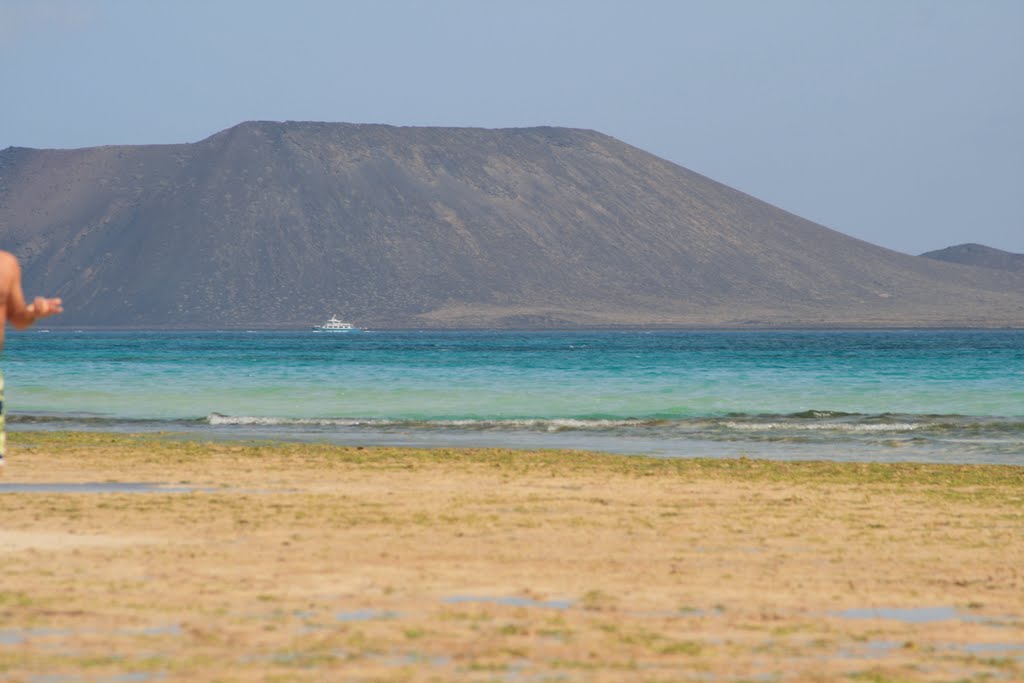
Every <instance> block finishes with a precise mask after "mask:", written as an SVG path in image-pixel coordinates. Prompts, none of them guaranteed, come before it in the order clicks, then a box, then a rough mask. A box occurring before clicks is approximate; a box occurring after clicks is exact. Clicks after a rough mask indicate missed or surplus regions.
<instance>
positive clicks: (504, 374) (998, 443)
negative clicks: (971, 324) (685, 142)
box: [2, 330, 1024, 465]
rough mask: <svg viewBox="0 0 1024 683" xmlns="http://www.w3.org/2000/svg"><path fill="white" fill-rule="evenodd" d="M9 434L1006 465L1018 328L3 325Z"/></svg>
mask: <svg viewBox="0 0 1024 683" xmlns="http://www.w3.org/2000/svg"><path fill="white" fill-rule="evenodd" d="M2 367H3V372H4V376H5V379H6V401H7V406H8V425H9V429H11V430H12V431H13V430H53V429H61V430H64V429H73V430H112V431H118V432H154V431H168V432H180V433H182V434H184V435H186V436H188V437H195V438H204V439H206V438H210V439H217V438H246V439H249V438H253V439H274V440H299V441H317V442H331V443H339V444H351V445H394V446H422V447H477V446H480V447H509V448H566V449H587V450H599V451H608V452H615V453H627V454H647V455H654V456H659V457H697V456H699V457H723V458H736V457H749V458H770V459H791V460H797V459H800V460H809V459H813V460H844V461H918V462H948V463H1003V464H1014V465H1021V464H1024V331H1019V330H1017V331H1010V330H1008V331H1002V330H991V331H975V330H942V331H935V330H898V331H768V332H766V331H600V332H564V331H540V332H537V331H531V332H511V331H425V332H416V331H401V332H393V331H386V332H374V331H369V332H364V333H356V334H325V333H313V332H261V331H260V332H243V331H232V332H93V331H85V332H74V331H57V330H54V331H52V332H48V331H43V330H34V331H30V332H22V333H18V332H10V333H9V334H8V335H7V342H6V348H5V350H4V356H3V360H2Z"/></svg>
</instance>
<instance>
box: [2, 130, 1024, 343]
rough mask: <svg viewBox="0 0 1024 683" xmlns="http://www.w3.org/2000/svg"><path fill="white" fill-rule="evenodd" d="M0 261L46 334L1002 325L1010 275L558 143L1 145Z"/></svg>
mask: <svg viewBox="0 0 1024 683" xmlns="http://www.w3.org/2000/svg"><path fill="white" fill-rule="evenodd" d="M866 200H870V198H867V199H866ZM0 246H2V247H3V248H5V249H7V250H10V251H13V252H14V253H15V254H17V255H18V256H19V257H20V258H21V259H22V262H23V268H24V273H25V289H26V293H27V294H29V295H33V294H45V295H50V296H61V297H63V298H64V300H65V308H66V311H67V312H66V313H65V314H64V315H63V316H61V318H59V319H54V320H53V323H54V325H57V324H61V325H74V326H95V327H106V326H109V327H142V328H145V327H195V328H210V327H217V328H227V327H241V326H245V327H257V326H260V327H295V326H299V327H305V326H308V325H309V324H311V323H314V322H318V321H321V320H322V319H324V318H326V317H328V316H329V315H331V314H332V313H338V314H339V315H341V316H343V317H345V318H347V319H351V320H353V321H355V322H356V323H358V324H361V325H365V326H371V327H381V328H383V327H553V326H557V327H584V326H616V325H652V326H699V325H714V326H720V325H725V326H747V325H759V326H768V325H880V326H881V325H901V326H904V325H983V326H989V325H1015V326H1020V325H1024V275H1021V274H1019V273H1012V272H1005V271H997V270H992V269H982V268H973V267H968V266H960V265H954V264H948V263H942V262H939V261H936V260H933V259H928V258H921V257H917V256H909V255H906V254H900V253H897V252H893V251H889V250H886V249H883V248H880V247H877V246H874V245H871V244H868V243H865V242H862V241H859V240H856V239H853V238H851V237H848V236H845V235H842V234H840V233H837V232H834V231H832V230H829V229H827V228H825V227H822V226H820V225H817V224H815V223H812V222H810V221H807V220H804V219H802V218H800V217H798V216H795V215H793V214H790V213H787V212H785V211H782V210H780V209H778V208H776V207H773V206H771V205H769V204H766V203H765V202H762V201H759V200H757V199H754V198H753V197H750V196H748V195H745V194H743V193H741V192H738V191H736V190H734V189H731V188H729V187H727V186H725V185H722V184H720V183H717V182H715V181H712V180H710V179H708V178H705V177H703V176H701V175H699V174H697V173H694V172H693V171H690V170H687V169H685V168H682V167H680V166H677V165H676V164H673V163H670V162H668V161H665V160H664V159H660V158H658V157H656V156H654V155H652V154H649V153H647V152H644V151H642V150H639V149H637V148H635V147H631V146H629V145H627V144H625V143H623V142H620V141H619V140H616V139H614V138H611V137H608V136H607V135H602V134H600V133H597V132H593V131H588V130H576V129H565V128H522V129H503V130H486V129H472V128H403V127H392V126H384V125H355V124H344V123H311V122H286V123H277V122H248V123H243V124H240V125H237V126H234V127H232V128H230V129H228V130H225V131H222V132H220V133H217V134H215V135H213V136H211V137H209V138H207V139H205V140H202V141H200V142H196V143H191V144H180V145H148V146H108V147H94V148H86V149H71V150H36V149H27V148H14V147H11V148H7V149H6V150H3V151H0Z"/></svg>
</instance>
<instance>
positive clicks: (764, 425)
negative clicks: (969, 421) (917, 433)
mask: <svg viewBox="0 0 1024 683" xmlns="http://www.w3.org/2000/svg"><path fill="white" fill-rule="evenodd" d="M722 425H723V426H724V427H728V428H729V429H736V430H741V431H749V432H761V431H773V430H785V431H809V432H818V431H832V432H911V431H914V430H915V429H920V428H921V426H922V425H919V424H912V423H909V422H887V423H883V422H879V423H859V424H858V423H846V422H812V423H799V422H723V423H722Z"/></svg>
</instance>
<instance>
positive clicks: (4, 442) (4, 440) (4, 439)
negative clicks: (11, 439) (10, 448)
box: [0, 373, 7, 466]
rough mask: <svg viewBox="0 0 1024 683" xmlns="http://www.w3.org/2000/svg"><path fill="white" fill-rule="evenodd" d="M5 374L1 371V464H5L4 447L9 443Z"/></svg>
mask: <svg viewBox="0 0 1024 683" xmlns="http://www.w3.org/2000/svg"><path fill="white" fill-rule="evenodd" d="M4 415H6V413H5V412H4V376H3V373H0V466H2V465H3V464H4V447H5V446H6V445H7V429H6V427H7V425H6V424H5V422H6V420H5V418H4Z"/></svg>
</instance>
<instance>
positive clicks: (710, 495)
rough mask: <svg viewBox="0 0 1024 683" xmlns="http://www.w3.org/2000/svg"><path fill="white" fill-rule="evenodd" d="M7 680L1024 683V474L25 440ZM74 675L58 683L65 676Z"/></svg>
mask: <svg viewBox="0 0 1024 683" xmlns="http://www.w3.org/2000/svg"><path fill="white" fill-rule="evenodd" d="M9 443H10V448H9V451H10V452H9V457H8V466H7V467H6V468H5V471H3V472H0V484H14V483H21V484H32V483H35V484H42V483H64V484H71V483H76V482H77V483H89V482H93V483H105V484H108V485H111V484H114V483H118V482H119V483H121V484H126V485H127V484H132V483H148V484H150V486H151V488H150V489H148V490H146V491H116V490H114V491H109V492H92V493H80V492H47V491H36V492H26V491H22V492H17V493H0V515H2V516H3V519H4V525H3V527H2V530H0V575H2V576H4V577H5V581H4V585H3V586H2V587H0V672H2V673H3V675H4V677H5V678H6V679H8V680H13V681H21V680H25V681H28V680H31V679H32V678H34V677H39V676H47V677H56V678H55V680H64V678H66V679H67V680H72V679H74V680H78V679H77V678H75V677H81V676H83V675H85V676H86V677H87V678H88V679H89V680H93V679H98V680H106V679H113V678H114V677H117V676H121V677H124V676H135V678H133V679H132V680H150V679H152V680H157V679H159V680H171V681H177V680H181V681H185V680H190V681H196V680H198V681H207V680H208V681H213V680H237V681H250V680H252V681H256V680H271V679H273V678H274V677H279V678H280V679H281V680H310V681H313V680H325V679H331V678H335V679H337V678H341V679H343V680H351V681H364V680H365V681H371V680H373V681H428V680H446V681H447V680H473V681H476V680H484V681H486V680H497V679H501V680H510V679H513V680H514V679H520V678H521V679H524V680H525V679H530V680H586V681H651V680H688V679H694V680H708V679H711V680H725V681H729V680H735V681H739V680H750V679H762V678H765V679H771V680H822V681H830V680H837V681H838V680H876V681H919V680H920V681H924V680H936V679H940V680H946V679H949V680H953V679H958V680H979V681H980V680H983V679H984V678H985V677H986V676H996V677H1003V678H1011V679H1012V678H1020V677H1022V676H1024V591H1022V590H1021V588H1022V585H1024V576H1022V574H1021V573H1020V570H1019V567H1021V566H1024V547H1022V544H1021V543H1020V542H1019V538H1020V530H1021V528H1022V526H1024V493H1021V492H1022V491H1024V469H1022V468H1020V467H1019V466H1013V465H942V464H913V463H840V462H835V461H813V462H809V461H768V460H748V459H735V460H713V459H659V458H650V457H645V456H617V455H611V454H605V453H600V454H595V453H586V452H567V451H517V450H511V449H489V450H479V449H461V448H460V449H443V448H437V449H429V450H414V449H395V448H363V447H343V446H328V445H322V444H306V443H273V442H258V443H255V442H221V441H217V442H209V443H202V442H197V441H193V440H176V438H175V436H174V435H171V434H163V435H153V434H149V435H145V434H144V435H126V434H109V433H93V432H88V433H86V432H82V433H49V432H15V433H12V434H11V435H10V438H9ZM61 677H64V678H61Z"/></svg>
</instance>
